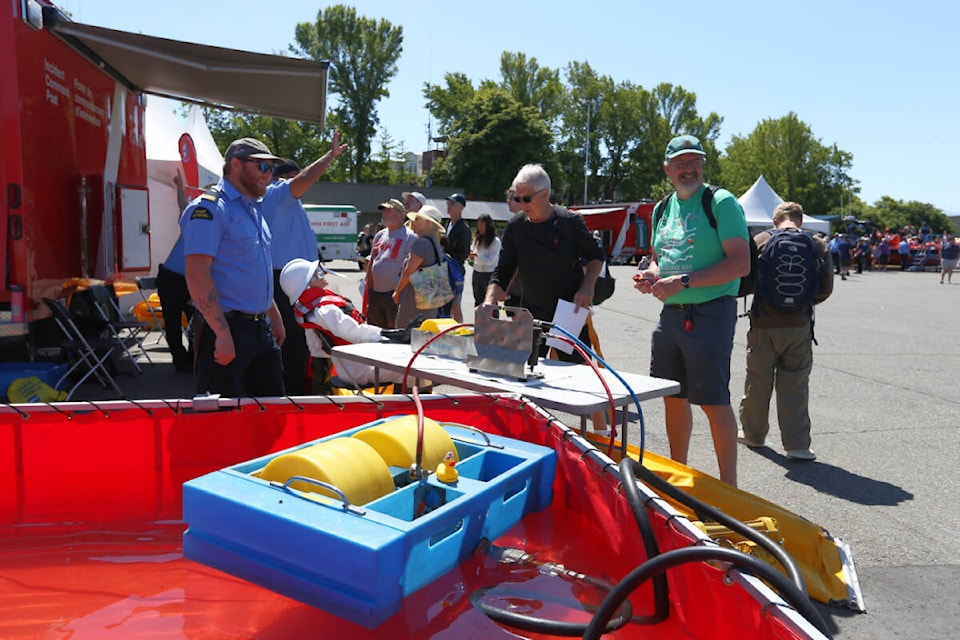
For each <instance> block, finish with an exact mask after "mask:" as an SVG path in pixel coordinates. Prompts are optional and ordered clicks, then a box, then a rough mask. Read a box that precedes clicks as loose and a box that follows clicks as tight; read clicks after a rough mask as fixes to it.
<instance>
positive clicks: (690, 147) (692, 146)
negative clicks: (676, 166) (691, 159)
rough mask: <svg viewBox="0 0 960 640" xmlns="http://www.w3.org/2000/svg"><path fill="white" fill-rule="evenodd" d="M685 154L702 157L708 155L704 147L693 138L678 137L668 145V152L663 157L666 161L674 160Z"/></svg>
mask: <svg viewBox="0 0 960 640" xmlns="http://www.w3.org/2000/svg"><path fill="white" fill-rule="evenodd" d="M685 153H699V154H700V155H702V156H705V155H707V154H706V152H705V151H704V150H703V145H702V144H700V141H699V140H697V139H696V138H695V137H693V136H677V137H676V138H674V139H673V140H671V141H670V144H668V145H667V152H666V153H665V154H664V155H663V159H664V160H672V159H673V158H676V157H677V156H682V155H683V154H685Z"/></svg>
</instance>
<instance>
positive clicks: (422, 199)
mask: <svg viewBox="0 0 960 640" xmlns="http://www.w3.org/2000/svg"><path fill="white" fill-rule="evenodd" d="M400 196H401V197H402V198H403V199H404V200H406V198H407V196H410V197H413V198H416V199H417V200H419V201H420V204H427V197H426V196H425V195H423V194H422V193H420V192H419V191H404V192H403V193H401V194H400Z"/></svg>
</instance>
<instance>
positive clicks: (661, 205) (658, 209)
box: [651, 193, 673, 233]
mask: <svg viewBox="0 0 960 640" xmlns="http://www.w3.org/2000/svg"><path fill="white" fill-rule="evenodd" d="M672 195H673V193H668V194H667V195H665V196H663V199H662V200H661V201H660V202H658V203H657V206H655V207H654V208H653V219H652V220H651V222H652V226H653V232H654V233H656V231H657V226H658V225H659V224H660V216H662V215H663V210H664V209H665V208H666V206H667V203H668V202H669V201H670V196H672Z"/></svg>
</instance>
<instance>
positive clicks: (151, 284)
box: [136, 276, 166, 344]
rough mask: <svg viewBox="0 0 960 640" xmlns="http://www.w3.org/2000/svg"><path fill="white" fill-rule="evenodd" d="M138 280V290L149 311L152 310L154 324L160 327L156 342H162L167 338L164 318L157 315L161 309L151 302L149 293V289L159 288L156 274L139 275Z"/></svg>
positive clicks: (151, 315)
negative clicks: (164, 329)
mask: <svg viewBox="0 0 960 640" xmlns="http://www.w3.org/2000/svg"><path fill="white" fill-rule="evenodd" d="M136 282H137V292H139V293H140V297H141V298H142V299H143V304H144V305H146V307H147V311H149V312H150V317H151V318H153V324H154V326H156V327H157V329H158V331H157V342H156V344H160V341H161V340H165V339H166V334H165V333H164V331H163V318H162V317H161V316H159V315H157V311H160V309H157V308H156V307H154V306H153V305H152V304H151V303H150V296H148V295H147V291H156V290H157V278H156V277H154V276H151V277H146V276H139V277H137V279H136Z"/></svg>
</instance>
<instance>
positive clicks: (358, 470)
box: [260, 438, 394, 505]
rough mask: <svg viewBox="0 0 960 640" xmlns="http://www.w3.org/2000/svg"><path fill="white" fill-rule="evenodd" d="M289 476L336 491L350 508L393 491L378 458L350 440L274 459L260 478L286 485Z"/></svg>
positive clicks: (305, 487) (302, 486)
mask: <svg viewBox="0 0 960 640" xmlns="http://www.w3.org/2000/svg"><path fill="white" fill-rule="evenodd" d="M292 476H306V477H308V478H312V479H314V480H320V481H321V482H326V483H328V484H332V485H334V486H335V487H337V488H339V489H340V490H341V491H343V493H344V494H345V495H346V496H347V499H348V500H349V501H350V503H351V504H358V505H360V504H366V503H368V502H371V501H373V500H376V499H377V498H380V497H383V496H385V495H387V494H388V493H390V492H391V491H393V489H394V485H393V476H391V475H390V469H388V468H387V465H386V463H385V462H384V461H383V458H381V457H380V454H379V453H377V452H376V451H375V450H374V449H373V448H372V447H371V446H370V445H368V444H367V443H365V442H363V441H362V440H357V439H354V438H334V439H333V440H327V441H325V442H321V443H318V444H315V445H312V446H309V447H304V448H303V449H300V450H298V451H293V452H291V453H285V454H283V455H280V456H277V457H276V458H274V459H273V460H271V461H270V462H268V463H267V466H266V467H264V468H263V471H261V472H260V477H261V478H263V479H264V480H267V481H268V482H286V481H287V480H288V479H289V478H291V477H292ZM290 486H292V487H293V488H294V489H299V490H300V491H310V492H314V493H320V494H323V495H326V496H330V497H331V498H336V497H337V496H336V495H335V494H334V493H333V492H331V491H327V490H326V489H323V488H321V487H318V486H316V485H313V484H309V483H307V482H300V481H296V482H293V483H292V484H291V485H290Z"/></svg>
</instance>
